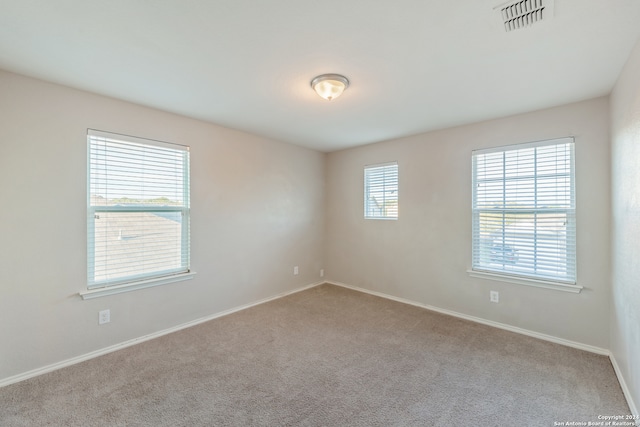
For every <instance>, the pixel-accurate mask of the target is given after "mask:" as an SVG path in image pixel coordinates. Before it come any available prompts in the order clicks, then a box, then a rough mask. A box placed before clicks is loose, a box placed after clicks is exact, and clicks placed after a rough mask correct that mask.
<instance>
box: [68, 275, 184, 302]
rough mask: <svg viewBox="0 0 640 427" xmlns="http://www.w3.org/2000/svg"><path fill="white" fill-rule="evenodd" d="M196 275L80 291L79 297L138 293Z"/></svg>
mask: <svg viewBox="0 0 640 427" xmlns="http://www.w3.org/2000/svg"><path fill="white" fill-rule="evenodd" d="M195 274H196V273H194V272H189V273H182V274H176V275H174V276H166V277H158V278H156V279H150V280H143V281H139V282H132V283H124V284H122V285H115V286H106V287H104V288H96V289H88V290H86V291H80V292H79V295H80V296H81V297H82V299H83V300H86V299H92V298H99V297H106V296H108V295H115V294H121V293H123V292H131V291H136V290H138V289H145V288H151V287H153V286H160V285H166V284H168V283H174V282H181V281H183V280H191V279H193V276H195Z"/></svg>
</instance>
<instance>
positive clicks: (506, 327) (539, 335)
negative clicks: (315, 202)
mask: <svg viewBox="0 0 640 427" xmlns="http://www.w3.org/2000/svg"><path fill="white" fill-rule="evenodd" d="M327 283H329V284H331V285H336V286H341V287H343V288H348V289H352V290H354V291H359V292H364V293H367V294H371V295H375V296H378V297H381V298H386V299H390V300H393V301H398V302H401V303H404V304H409V305H413V306H416V307H421V308H426V309H427V310H431V311H435V312H438V313H442V314H446V315H449V316H454V317H458V318H460V319H465V320H470V321H472V322H476V323H481V324H483V325H488V326H493V327H494V328H499V329H504V330H506V331H511V332H515V333H518V334H522V335H527V336H530V337H534V338H539V339H541V340H545V341H551V342H553V343H556V344H562V345H566V346H569V347H574V348H577V349H580V350H585V351H588V352H591V353H596V354H601V355H604V356H608V355H609V354H610V353H609V350H607V349H604V348H600V347H595V346H592V345H588V344H583V343H579V342H576V341H570V340H566V339H564V338H558V337H554V336H553V335H547V334H542V333H540V332H535V331H530V330H528V329H523V328H518V327H517V326H511V325H507V324H505V323H500V322H494V321H493V320H487V319H483V318H481V317H475V316H469V315H467V314H462V313H458V312H456V311H452V310H446V309H444V308H439V307H434V306H432V305H428V304H422V303H419V302H416V301H411V300H408V299H404V298H398V297H394V296H393V295H388V294H384V293H382V292H376V291H370V290H368V289H364V288H359V287H357V286H351V285H347V284H345V283H340V282H330V281H327Z"/></svg>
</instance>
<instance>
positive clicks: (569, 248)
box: [472, 138, 576, 284]
mask: <svg viewBox="0 0 640 427" xmlns="http://www.w3.org/2000/svg"><path fill="white" fill-rule="evenodd" d="M472 168H473V196H472V198H473V200H472V209H473V224H472V229H473V239H472V245H473V248H472V264H473V269H474V270H484V271H489V272H499V273H505V274H512V275H517V276H527V277H531V278H537V279H541V280H550V281H557V282H562V283H568V284H573V283H575V281H576V222H575V207H576V202H575V167H574V141H573V138H563V139H555V140H550V141H543V142H537V143H530V144H519V145H514V146H508V147H501V148H497V149H489V150H478V151H474V152H473V155H472Z"/></svg>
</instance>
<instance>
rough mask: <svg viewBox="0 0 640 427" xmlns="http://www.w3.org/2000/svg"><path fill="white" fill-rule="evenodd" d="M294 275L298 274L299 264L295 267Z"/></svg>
mask: <svg viewBox="0 0 640 427" xmlns="http://www.w3.org/2000/svg"><path fill="white" fill-rule="evenodd" d="M293 275H294V276H297V275H298V266H297V265H296V266H295V267H293Z"/></svg>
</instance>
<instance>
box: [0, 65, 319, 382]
mask: <svg viewBox="0 0 640 427" xmlns="http://www.w3.org/2000/svg"><path fill="white" fill-rule="evenodd" d="M87 128H95V129H100V130H105V131H111V132H116V133H124V134H130V135H135V136H139V137H144V138H153V139H159V140H164V141H170V142H176V143H181V144H187V145H190V146H191V160H192V161H191V178H192V179H191V184H192V220H191V234H192V246H191V248H192V268H193V270H194V271H195V272H196V273H197V275H196V276H195V278H194V279H193V280H191V281H187V282H180V283H174V284H170V285H165V286H159V287H155V288H149V289H144V290H139V291H134V292H129V293H126V294H119V295H114V296H109V297H104V298H98V299H94V300H87V301H83V300H81V299H80V297H79V296H78V291H80V290H83V289H86V249H85V247H86V220H85V211H86V174H87V166H86V156H87V150H86V132H87ZM324 161H325V155H324V154H322V153H318V152H315V151H312V150H308V149H304V148H299V147H296V146H292V145H288V144H284V143H280V142H275V141H271V140H268V139H264V138H260V137H257V136H252V135H249V134H246V133H242V132H238V131H234V130H229V129H226V128H222V127H219V126H214V125H211V124H207V123H203V122H200V121H196V120H192V119H188V118H184V117H180V116H177V115H173V114H168V113H164V112H160V111H157V110H152V109H149V108H144V107H141V106H137V105H133V104H129V103H126V102H122V101H117V100H114V99H110V98H105V97H101V96H98V95H93V94H89V93H86V92H82V91H77V90H72V89H69V88H66V87H62V86H58V85H54V84H49V83H44V82H41V81H37V80H33V79H29V78H26V77H22V76H18V75H15V74H11V73H6V72H1V71H0V197H1V200H2V209H0V236H1V244H0V325H2V326H1V327H0V343H1V344H0V381H1V380H2V379H6V378H9V377H11V376H14V375H17V374H22V373H24V372H27V371H30V370H33V369H36V368H41V367H43V366H47V365H49V364H53V363H57V362H60V361H63V360H65V359H68V358H71V357H76V356H80V355H83V354H86V353H88V352H91V351H94V350H98V349H102V348H105V347H108V346H111V345H115V344H118V343H121V342H124V341H127V340H129V339H133V338H137V337H141V336H144V335H146V334H149V333H153V332H156V331H160V330H163V329H166V328H170V327H173V326H176V325H180V324H182V323H185V322H188V321H191V320H194V319H198V318H201V317H204V316H207V315H211V314H214V313H218V312H221V311H224V310H227V309H231V308H235V307H238V306H241V305H243V304H247V303H251V302H255V301H258V300H260V299H263V298H266V297H270V296H274V295H276V294H278V293H281V292H285V291H289V290H293V289H297V288H300V287H302V286H303V285H308V284H311V283H314V282H317V281H318V280H320V278H319V270H320V268H321V267H323V265H322V256H323V253H322V247H323V233H324V220H323V206H324ZM294 265H298V266H299V268H300V275H299V276H293V266H294ZM106 308H109V309H111V323H109V324H107V325H104V326H98V317H97V316H98V311H99V310H101V309H106Z"/></svg>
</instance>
